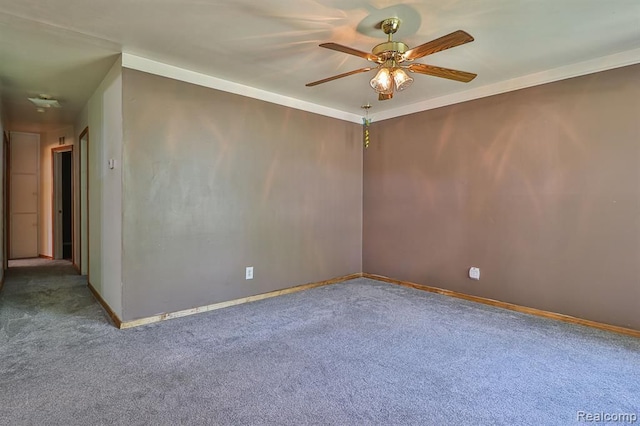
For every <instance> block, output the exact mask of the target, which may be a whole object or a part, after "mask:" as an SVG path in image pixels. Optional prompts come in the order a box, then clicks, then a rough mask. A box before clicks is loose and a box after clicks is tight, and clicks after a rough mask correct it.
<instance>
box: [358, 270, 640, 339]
mask: <svg viewBox="0 0 640 426" xmlns="http://www.w3.org/2000/svg"><path fill="white" fill-rule="evenodd" d="M362 276H363V277H364V278H370V279H372V280H377V281H383V282H386V283H390V284H397V285H401V286H404V287H411V288H415V289H417V290H423V291H428V292H430V293H437V294H442V295H444V296H450V297H455V298H458V299H464V300H469V301H471V302H476V303H482V304H484V305H489V306H495V307H497V308H502V309H508V310H510V311H516V312H521V313H524V314H530V315H535V316H538V317H542V318H548V319H553V320H556V321H562V322H566V323H570V324H578V325H583V326H586V327H592V328H597V329H599V330H605V331H610V332H613V333H619V334H624V335H627V336H633V337H638V338H640V330H634V329H632V328H626V327H620V326H617V325H611V324H604V323H601V322H597V321H591V320H587V319H582V318H576V317H572V316H570V315H565V314H558V313H555V312H549V311H545V310H542V309H537V308H530V307H527V306H521V305H516V304H514V303H507V302H501V301H499V300H494V299H488V298H485V297H480V296H472V295H470V294H465V293H459V292H457V291H453V290H446V289H443V288H438V287H431V286H428V285H423V284H416V283H412V282H408V281H401V280H396V279H393V278H389V277H385V276H382V275H375V274H367V273H363V274H362Z"/></svg>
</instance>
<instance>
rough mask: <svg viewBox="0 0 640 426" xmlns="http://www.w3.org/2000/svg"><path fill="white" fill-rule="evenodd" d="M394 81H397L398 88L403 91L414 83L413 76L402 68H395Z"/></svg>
mask: <svg viewBox="0 0 640 426" xmlns="http://www.w3.org/2000/svg"><path fill="white" fill-rule="evenodd" d="M393 81H394V82H395V83H396V90H397V91H398V92H401V91H403V90H404V89H406V88H407V87H409V86H411V83H413V78H411V77H409V76H408V75H407V73H406V72H405V71H404V70H403V69H402V68H396V69H395V70H393Z"/></svg>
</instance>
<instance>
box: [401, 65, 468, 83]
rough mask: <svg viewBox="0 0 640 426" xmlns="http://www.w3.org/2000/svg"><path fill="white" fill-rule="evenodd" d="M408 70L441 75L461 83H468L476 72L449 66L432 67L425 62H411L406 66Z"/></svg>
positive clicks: (436, 75) (435, 75)
mask: <svg viewBox="0 0 640 426" xmlns="http://www.w3.org/2000/svg"><path fill="white" fill-rule="evenodd" d="M407 68H408V69H409V71H411V72H417V73H418V74H426V75H432V76H434V77H442V78H448V79H449V80H456V81H461V82H463V83H468V82H470V81H471V80H473V79H474V78H476V76H477V74H474V73H471V72H465V71H458V70H452V69H449V68H441V67H434V66H433V65H426V64H411V65H409V66H407Z"/></svg>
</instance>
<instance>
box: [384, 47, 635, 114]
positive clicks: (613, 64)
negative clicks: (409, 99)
mask: <svg viewBox="0 0 640 426" xmlns="http://www.w3.org/2000/svg"><path fill="white" fill-rule="evenodd" d="M638 63H640V49H633V50H627V51H625V52H621V53H616V54H613V55H609V56H604V57H602V58H597V59H591V60H588V61H584V62H579V63H577V64H572V65H567V66H563V67H559V68H554V69H551V70H547V71H542V72H538V73H534V74H529V75H525V76H522V77H517V78H513V79H511V80H505V81H500V82H498V83H494V84H488V85H485V86H480V87H476V88H474V89H471V90H466V91H464V92H459V93H454V94H452V95H447V96H442V97H439V98H435V99H429V100H428V101H424V102H418V103H415V104H411V105H406V106H402V107H398V108H394V109H392V110H389V111H384V112H381V113H378V114H375V115H373V116H372V118H373V119H375V121H383V120H388V119H390V118H395V117H400V116H403V115H408V114H413V113H416V112H420V111H426V110H429V109H435V108H440V107H443V106H447V105H453V104H457V103H461V102H466V101H471V100H473V99H480V98H484V97H487V96H493V95H498V94H500V93H506V92H512V91H514V90H519V89H525V88H527V87H533V86H539V85H542V84H547V83H553V82H554V81H560V80H566V79H568V78H573V77H579V76H582V75H587V74H593V73H596V72H601V71H606V70H610V69H614V68H620V67H624V66H627V65H634V64H638Z"/></svg>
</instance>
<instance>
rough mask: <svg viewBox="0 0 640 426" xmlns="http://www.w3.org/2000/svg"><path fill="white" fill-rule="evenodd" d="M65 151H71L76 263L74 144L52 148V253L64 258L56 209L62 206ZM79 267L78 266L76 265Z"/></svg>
mask: <svg viewBox="0 0 640 426" xmlns="http://www.w3.org/2000/svg"><path fill="white" fill-rule="evenodd" d="M63 152H71V262H72V263H73V265H74V266H76V265H75V258H76V256H75V255H76V245H75V244H74V241H75V229H74V224H75V217H74V216H75V212H74V210H75V208H74V206H75V191H74V188H73V186H74V185H73V183H74V177H75V170H74V166H73V164H74V163H73V145H62V146H56V147H53V148H51V246H52V247H51V249H52V250H51V254H52V257H53V258H54V259H62V258H63V250H62V244H63V241H61V240H63V237H62V228H63V225H62V223H61V218H60V215H58V214H56V210H58V209H59V208H61V206H58V203H59V200H60V199H62V193H61V191H62V187H61V184H62V182H61V180H62V169H61V166H60V161H61V159H62V157H61V156H60V154H62V153H63ZM58 234H60V235H58ZM76 267H77V266H76Z"/></svg>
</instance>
